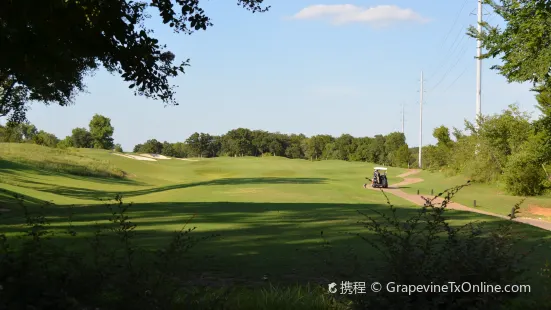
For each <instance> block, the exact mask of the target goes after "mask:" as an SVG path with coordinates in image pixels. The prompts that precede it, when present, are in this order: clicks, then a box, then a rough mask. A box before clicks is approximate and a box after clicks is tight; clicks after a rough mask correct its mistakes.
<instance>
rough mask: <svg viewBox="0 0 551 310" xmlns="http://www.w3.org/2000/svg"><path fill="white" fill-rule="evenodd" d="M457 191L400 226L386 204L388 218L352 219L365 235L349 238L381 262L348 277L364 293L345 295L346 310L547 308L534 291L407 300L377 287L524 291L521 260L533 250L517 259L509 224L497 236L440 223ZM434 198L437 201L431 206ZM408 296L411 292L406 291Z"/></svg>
mask: <svg viewBox="0 0 551 310" xmlns="http://www.w3.org/2000/svg"><path fill="white" fill-rule="evenodd" d="M467 185H468V184H467ZM464 186H466V185H463V186H458V187H455V188H452V189H450V190H447V191H445V192H443V193H440V194H438V195H437V196H435V197H434V198H432V199H429V198H425V200H426V203H425V205H424V206H423V207H421V208H420V209H419V211H418V212H417V214H416V215H415V216H412V217H411V218H409V219H407V220H403V219H401V218H400V217H399V216H398V214H397V212H398V211H397V209H396V208H395V207H394V206H393V205H392V204H390V202H389V201H388V198H387V203H388V206H389V212H388V213H385V212H379V211H374V212H375V213H377V214H378V215H379V217H378V218H375V217H372V216H371V215H368V214H366V213H365V212H363V211H359V212H360V214H362V215H363V216H365V217H366V220H364V221H361V222H360V224H361V225H363V226H364V227H365V228H367V230H368V231H370V232H371V233H372V235H371V236H370V237H363V236H362V235H361V234H357V236H359V237H360V238H362V239H363V240H365V241H366V242H367V243H368V244H370V245H371V246H372V247H373V248H374V249H376V250H378V251H379V252H380V253H381V254H382V256H383V259H382V260H381V263H380V264H379V265H377V270H373V269H371V270H369V271H368V273H365V274H362V273H361V271H360V273H359V274H356V278H358V276H359V275H360V278H362V279H367V283H368V287H367V291H368V292H367V293H366V294H355V295H350V296H351V299H352V300H353V305H354V309H494V308H495V309H502V308H503V306H504V305H508V307H509V308H511V307H515V306H519V307H524V306H532V307H534V306H536V305H537V306H543V305H544V303H546V305H547V306H551V300H549V298H548V297H547V300H546V299H545V297H541V298H538V297H540V295H538V294H537V293H536V292H535V291H536V290H538V288H535V287H533V286H532V288H531V292H530V293H517V294H515V293H501V294H492V293H488V292H487V291H486V292H483V291H479V292H471V293H462V292H456V291H448V292H441V293H423V292H419V291H413V292H412V293H408V292H404V291H403V290H402V289H403V287H402V288H398V286H396V285H394V286H393V287H394V289H396V291H399V292H402V293H396V291H394V292H389V291H387V288H386V287H385V284H386V283H389V282H393V283H395V284H397V285H406V286H416V287H417V286H418V285H430V284H436V285H442V284H448V285H449V282H454V283H455V284H456V285H460V284H462V283H464V282H468V283H470V284H473V285H476V284H481V283H484V284H485V285H502V286H503V285H505V284H511V283H517V284H523V283H527V282H526V280H527V276H526V272H527V269H526V268H525V267H523V263H524V259H525V258H526V257H527V256H528V255H529V254H530V253H532V251H533V250H534V248H535V247H537V246H539V245H535V246H534V248H532V249H531V250H529V251H527V252H524V253H520V252H519V251H518V248H517V247H516V245H517V244H518V242H519V241H520V240H521V239H522V237H523V236H520V235H518V233H517V232H516V231H515V223H514V222H513V221H507V222H504V223H502V224H500V225H499V227H497V228H492V227H489V226H487V225H485V223H479V222H470V223H467V224H465V225H463V226H459V227H457V226H452V225H450V224H449V221H448V219H447V218H446V216H445V215H446V212H447V205H448V204H449V203H450V201H451V198H452V197H453V196H454V194H455V193H456V192H457V191H459V190H460V189H461V188H462V187H464ZM383 194H384V192H383ZM441 198H443V200H442V201H441V202H439V203H438V202H437V201H438V200H439V199H441ZM519 205H520V203H519V204H518V205H516V206H514V208H513V210H512V214H510V215H509V216H510V218H511V219H512V218H514V217H515V214H516V213H517V212H518V210H519ZM381 219H382V220H381ZM360 259H361V258H360ZM548 276H549V271H547V277H548ZM373 282H379V283H381V284H382V288H381V289H382V290H381V291H380V292H379V293H376V294H374V293H372V292H370V288H369V284H370V283H373ZM548 282H549V281H548ZM549 288H551V286H549ZM351 289H352V287H351ZM408 289H409V290H410V292H411V288H408ZM417 289H418V288H417ZM449 289H450V288H449ZM539 293H541V292H539ZM541 296H546V295H541ZM547 296H548V295H547Z"/></svg>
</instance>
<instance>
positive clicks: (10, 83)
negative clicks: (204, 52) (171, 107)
mask: <svg viewBox="0 0 551 310" xmlns="http://www.w3.org/2000/svg"><path fill="white" fill-rule="evenodd" d="M237 2H238V4H239V5H241V6H242V7H244V8H246V9H247V10H249V11H252V12H264V11H266V10H267V9H268V8H266V7H262V2H263V0H237ZM200 3H201V4H204V3H205V1H200V0H177V1H171V0H142V1H130V0H117V1H77V0H42V1H35V2H32V3H31V2H29V1H0V21H2V22H0V42H1V45H2V47H6V46H9V48H1V49H0V115H7V114H9V113H13V114H15V115H21V114H23V115H24V113H25V105H26V104H27V103H28V102H30V101H41V102H45V103H46V104H59V105H62V106H65V105H68V104H70V103H71V102H73V99H74V97H75V95H76V94H77V93H78V92H80V91H82V90H84V88H85V85H84V81H83V79H84V77H85V76H86V75H88V74H90V73H91V72H93V71H95V70H97V69H98V68H99V67H100V66H103V67H104V68H105V69H107V70H108V71H109V72H110V73H117V74H119V75H120V76H121V77H122V78H123V79H124V81H125V82H128V83H129V84H130V85H129V87H130V88H133V89H135V92H136V94H139V95H144V96H146V97H149V98H153V99H159V100H161V101H163V102H164V103H167V104H177V103H176V101H175V98H174V86H173V85H171V84H170V82H169V79H170V78H173V77H176V76H177V75H178V74H180V73H184V68H185V67H186V66H188V65H189V62H188V61H183V62H180V63H175V55H174V54H173V53H172V52H170V51H168V50H167V49H166V46H165V45H161V44H160V43H159V40H158V39H157V38H155V37H153V36H152V34H153V33H154V32H153V30H152V29H150V28H148V27H147V26H146V25H151V23H144V21H145V20H146V19H148V18H149V17H150V16H151V15H150V13H156V15H158V16H159V17H160V20H161V21H162V23H163V24H165V25H167V26H168V27H170V28H171V29H172V30H173V31H175V32H177V33H178V32H179V33H185V34H192V33H193V32H195V31H197V30H201V29H202V30H206V29H207V27H209V26H212V23H211V20H210V18H209V17H208V16H207V15H206V14H205V11H204V10H203V9H202V8H201V5H200ZM147 9H153V11H151V10H147ZM29 42H33V43H32V44H29ZM16 119H17V117H16Z"/></svg>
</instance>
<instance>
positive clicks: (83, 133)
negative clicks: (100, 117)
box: [71, 128, 93, 148]
mask: <svg viewBox="0 0 551 310" xmlns="http://www.w3.org/2000/svg"><path fill="white" fill-rule="evenodd" d="M71 140H72V142H71V146H72V147H76V148H91V147H92V143H93V142H92V135H91V134H90V132H89V131H88V130H86V128H75V129H73V131H72V135H71Z"/></svg>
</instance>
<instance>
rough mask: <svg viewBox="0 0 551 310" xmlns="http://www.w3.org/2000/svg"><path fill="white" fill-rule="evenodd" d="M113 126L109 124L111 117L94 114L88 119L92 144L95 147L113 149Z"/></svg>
mask: <svg viewBox="0 0 551 310" xmlns="http://www.w3.org/2000/svg"><path fill="white" fill-rule="evenodd" d="M114 132H115V128H113V126H111V119H110V118H107V117H105V116H103V115H99V114H96V115H94V117H92V120H91V121H90V134H91V135H92V141H93V146H94V148H96V149H105V150H111V149H113V146H114V143H113V133H114Z"/></svg>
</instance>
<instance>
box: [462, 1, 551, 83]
mask: <svg viewBox="0 0 551 310" xmlns="http://www.w3.org/2000/svg"><path fill="white" fill-rule="evenodd" d="M484 2H485V3H486V4H488V5H490V6H491V7H492V8H493V10H494V11H495V13H496V14H497V15H499V16H500V17H502V18H503V19H504V21H505V23H506V26H505V28H504V29H501V28H500V27H499V26H492V25H490V24H488V23H487V22H483V23H482V27H483V31H482V33H478V31H477V29H476V28H475V27H470V29H469V32H468V34H469V35H470V36H471V37H474V38H480V39H481V42H482V47H483V48H484V49H485V50H486V52H485V53H484V54H483V55H482V58H495V57H500V58H501V60H502V62H503V63H502V64H500V65H495V66H493V67H492V69H496V70H498V71H499V73H500V74H502V75H503V76H505V77H506V78H507V80H508V81H509V82H521V83H522V82H531V83H532V84H533V85H534V86H536V87H537V89H541V88H542V87H543V88H547V89H550V88H551V73H550V69H551V44H550V43H551V3H550V2H549V1H545V0H520V1H519V0H500V1H496V0H484Z"/></svg>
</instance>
